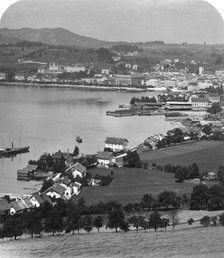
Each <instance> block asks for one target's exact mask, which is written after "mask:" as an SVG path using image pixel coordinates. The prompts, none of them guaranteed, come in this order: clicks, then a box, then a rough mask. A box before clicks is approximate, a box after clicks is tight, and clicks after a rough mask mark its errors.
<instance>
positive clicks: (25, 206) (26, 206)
mask: <svg viewBox="0 0 224 258" xmlns="http://www.w3.org/2000/svg"><path fill="white" fill-rule="evenodd" d="M34 207H35V206H34V205H33V204H32V202H31V201H30V200H29V199H27V198H26V199H19V200H17V201H12V202H11V203H10V214H11V215H14V214H16V213H22V212H23V211H25V210H30V209H32V208H34Z"/></svg>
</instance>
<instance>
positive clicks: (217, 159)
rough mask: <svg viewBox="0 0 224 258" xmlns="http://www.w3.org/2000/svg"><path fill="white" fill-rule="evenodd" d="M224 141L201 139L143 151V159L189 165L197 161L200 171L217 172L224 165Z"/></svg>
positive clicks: (150, 161) (141, 155)
mask: <svg viewBox="0 0 224 258" xmlns="http://www.w3.org/2000/svg"><path fill="white" fill-rule="evenodd" d="M223 151H224V142H223V141H199V142H195V143H188V144H184V145H179V146H173V147H168V148H165V149H160V150H155V151H148V152H142V153H141V154H140V157H141V160H142V161H146V162H148V163H151V164H152V163H156V164H158V165H162V166H164V165H166V164H172V165H182V166H189V165H192V164H193V163H197V165H198V167H199V169H200V172H201V173H203V172H206V171H214V172H217V170H218V168H219V166H220V165H224V160H223Z"/></svg>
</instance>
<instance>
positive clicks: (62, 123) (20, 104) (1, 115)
mask: <svg viewBox="0 0 224 258" xmlns="http://www.w3.org/2000/svg"><path fill="white" fill-rule="evenodd" d="M143 95H144V96H145V95H147V96H153V95H154V96H156V95H157V93H152V92H147V93H126V92H125V93H123V92H106V91H86V90H77V89H71V88H66V89H62V88H41V87H39V88H38V87H27V86H24V87H21V86H2V85H1V86H0V121H1V122H0V147H9V146H11V144H12V142H13V143H14V146H20V144H21V145H22V146H27V145H28V146H30V153H27V154H23V155H18V156H17V157H16V158H14V159H11V158H2V159H0V176H1V178H0V193H28V192H30V191H31V192H32V191H33V188H37V187H38V186H37V184H38V182H23V181H17V179H16V177H17V173H16V172H17V169H22V168H24V167H25V166H26V165H27V162H28V161H29V160H30V159H38V158H39V156H40V155H41V154H43V153H44V152H48V153H53V152H56V151H58V150H61V151H67V150H69V151H73V149H74V147H75V145H76V144H77V143H76V136H80V137H81V138H82V139H83V143H82V144H79V148H80V152H82V153H85V154H90V153H96V152H97V151H99V150H103V148H104V141H105V139H106V137H107V136H114V137H124V138H127V139H128V140H129V146H133V145H135V144H138V143H141V142H143V141H144V139H146V138H147V137H148V136H150V135H153V134H155V133H165V132H166V131H167V130H169V129H172V128H174V127H175V123H174V122H168V121H165V118H164V117H163V116H133V117H120V118H118V117H110V116H106V111H108V110H114V109H117V108H118V105H119V104H128V103H129V102H130V99H131V98H132V97H133V96H136V97H140V96H143ZM28 188H29V189H28Z"/></svg>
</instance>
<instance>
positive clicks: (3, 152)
mask: <svg viewBox="0 0 224 258" xmlns="http://www.w3.org/2000/svg"><path fill="white" fill-rule="evenodd" d="M29 148H30V147H29V146H26V147H19V148H14V147H12V148H5V149H0V157H11V156H15V155H17V154H22V153H26V152H29Z"/></svg>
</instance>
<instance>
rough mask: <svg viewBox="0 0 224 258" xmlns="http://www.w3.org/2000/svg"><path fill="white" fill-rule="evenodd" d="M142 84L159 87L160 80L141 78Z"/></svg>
mask: <svg viewBox="0 0 224 258" xmlns="http://www.w3.org/2000/svg"><path fill="white" fill-rule="evenodd" d="M142 85H143V86H147V87H152V88H157V87H160V80H159V79H143V80H142Z"/></svg>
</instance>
